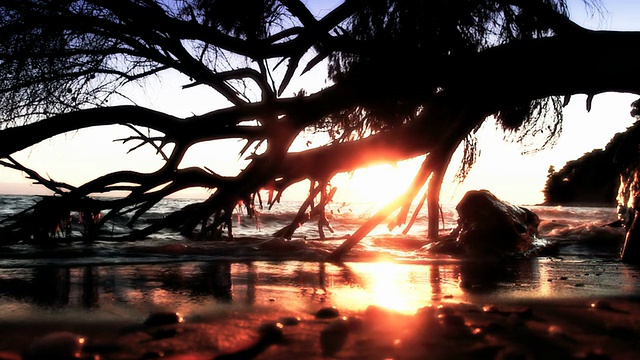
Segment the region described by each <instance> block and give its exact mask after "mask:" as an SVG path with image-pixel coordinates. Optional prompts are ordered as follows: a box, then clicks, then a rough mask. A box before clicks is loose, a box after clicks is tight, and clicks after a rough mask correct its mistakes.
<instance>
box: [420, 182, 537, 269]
mask: <svg viewBox="0 0 640 360" xmlns="http://www.w3.org/2000/svg"><path fill="white" fill-rule="evenodd" d="M456 210H457V211H458V227H457V228H456V229H455V230H453V231H452V233H451V235H450V236H448V237H446V238H445V239H443V240H441V241H439V242H437V243H433V244H430V246H427V248H426V250H428V251H431V252H438V253H449V254H456V255H461V256H464V257H471V258H503V257H507V256H512V255H522V254H525V253H526V252H527V251H529V250H531V249H532V242H533V240H534V239H535V238H536V236H537V235H538V225H539V224H540V218H539V217H538V215H536V214H535V213H534V212H532V211H531V210H529V209H526V208H523V207H520V206H515V205H511V204H509V203H507V202H504V201H502V200H500V199H498V198H497V197H496V196H495V195H493V194H492V193H491V192H489V191H487V190H472V191H469V192H467V193H466V194H465V195H464V197H463V198H462V200H460V203H458V205H457V206H456Z"/></svg>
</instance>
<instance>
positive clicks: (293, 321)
mask: <svg viewBox="0 0 640 360" xmlns="http://www.w3.org/2000/svg"><path fill="white" fill-rule="evenodd" d="M301 320H302V319H300V317H299V316H297V317H294V316H285V317H281V318H280V319H278V322H279V323H280V324H282V325H284V326H295V325H298V324H299V323H300V321H301Z"/></svg>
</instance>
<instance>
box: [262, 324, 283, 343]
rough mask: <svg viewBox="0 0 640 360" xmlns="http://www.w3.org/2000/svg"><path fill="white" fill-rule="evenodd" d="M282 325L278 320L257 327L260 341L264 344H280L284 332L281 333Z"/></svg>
mask: <svg viewBox="0 0 640 360" xmlns="http://www.w3.org/2000/svg"><path fill="white" fill-rule="evenodd" d="M282 328H284V325H283V324H282V323H280V322H267V323H264V324H262V325H260V327H259V328H258V333H259V334H260V336H261V338H260V341H261V342H263V343H265V344H280V343H282V342H283V341H284V334H283V333H282Z"/></svg>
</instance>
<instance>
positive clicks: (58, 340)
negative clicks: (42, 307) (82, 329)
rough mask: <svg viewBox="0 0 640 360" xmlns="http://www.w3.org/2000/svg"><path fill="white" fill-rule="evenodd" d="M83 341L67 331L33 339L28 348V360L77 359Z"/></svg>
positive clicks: (78, 336)
mask: <svg viewBox="0 0 640 360" xmlns="http://www.w3.org/2000/svg"><path fill="white" fill-rule="evenodd" d="M84 343H85V339H84V338H83V337H82V336H80V335H77V334H74V333H71V332H68V331H58V332H52V333H49V334H47V335H44V336H43V337H40V338H37V339H35V340H34V341H33V342H32V343H31V346H30V348H29V357H28V358H29V359H30V360H45V359H46V360H51V359H57V360H68V359H69V360H70V359H78V358H79V357H80V354H81V353H82V347H83V346H84Z"/></svg>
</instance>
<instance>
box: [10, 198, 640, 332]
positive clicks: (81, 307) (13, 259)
mask: <svg viewBox="0 0 640 360" xmlns="http://www.w3.org/2000/svg"><path fill="white" fill-rule="evenodd" d="M37 198H38V197H34V196H0V219H2V218H4V217H6V216H8V215H10V214H12V213H15V212H16V211H19V210H20V209H24V208H26V207H28V206H30V205H31V204H33V202H34V201H35V200H37ZM191 201H193V200H188V199H166V200H163V201H162V202H161V203H160V204H159V205H158V206H156V207H154V208H153V209H152V210H151V211H150V212H149V213H148V214H147V215H146V216H144V217H143V218H142V219H141V225H145V224H149V223H151V222H153V221H157V220H158V219H160V218H162V217H163V216H166V214H167V213H168V212H170V211H172V210H175V209H178V208H180V207H182V206H184V205H186V204H188V203H189V202H191ZM298 205H299V203H295V202H288V203H281V204H276V205H275V206H274V207H273V209H271V210H268V209H262V210H260V211H259V212H260V213H259V216H258V217H257V219H248V218H246V217H245V216H243V213H242V212H241V211H238V212H237V213H236V214H234V216H235V220H236V222H235V224H234V225H235V228H234V234H235V235H236V236H238V237H242V238H243V239H240V240H237V241H235V242H233V243H230V242H220V241H195V240H190V239H186V238H183V237H181V236H179V235H176V234H175V233H172V232H168V231H167V232H161V233H158V234H156V235H154V236H152V237H150V238H148V239H145V240H141V241H137V242H131V243H130V242H118V241H109V240H101V241H96V242H94V243H90V244H88V243H83V242H80V241H78V242H71V243H62V244H59V245H55V246H50V247H49V246H47V247H42V246H34V245H29V244H16V245H10V246H4V247H1V248H0V324H2V323H6V322H15V321H30V320H31V321H35V320H37V321H43V319H53V320H55V319H58V320H60V319H65V321H70V320H69V319H76V320H77V321H88V320H89V319H90V320H91V321H96V320H97V319H99V320H102V321H107V322H108V321H111V320H113V321H122V320H131V321H138V320H140V319H144V318H145V317H146V316H147V315H148V314H150V313H152V312H156V311H178V312H180V313H181V314H184V315H185V316H187V317H191V318H202V317H205V318H206V316H208V315H211V314H215V313H219V312H221V311H223V312H224V311H230V309H236V310H237V309H239V308H242V309H247V308H251V309H263V308H267V309H268V308H280V309H283V308H286V309H288V310H293V311H300V312H301V313H309V312H311V311H313V309H317V308H318V307H320V306H336V307H338V308H342V309H349V310H350V311H359V310H363V309H365V308H366V307H368V306H370V305H372V304H373V305H378V306H382V307H385V308H389V309H394V310H397V311H400V312H403V313H414V312H415V311H416V310H417V309H419V308H421V307H424V306H428V305H430V304H433V303H434V302H442V301H444V302H474V303H478V302H480V303H482V302H495V301H496V299H511V300H514V299H515V300H517V299H545V298H555V299H561V298H567V299H593V298H606V297H615V296H627V297H628V296H632V297H633V296H637V295H640V281H638V275H639V271H638V268H637V267H635V266H631V265H627V264H623V263H621V262H620V261H619V251H620V248H621V246H622V242H623V240H624V231H623V229H621V228H616V227H609V226H606V225H607V224H609V223H611V222H613V221H615V220H616V213H615V209H614V208H603V207H564V206H557V207H547V206H526V207H527V208H529V209H531V210H533V211H534V212H535V213H536V214H538V216H539V217H540V218H541V220H542V222H541V225H540V229H539V230H540V237H541V238H542V239H545V240H548V241H553V242H557V243H558V244H559V246H558V248H557V250H556V251H555V252H554V253H553V254H547V255H544V256H535V257H531V258H525V259H514V260H513V261H506V262H500V263H493V262H485V261H481V260H478V261H474V260H473V259H466V260H460V259H456V258H453V257H449V256H429V255H428V254H427V253H426V252H424V251H423V250H421V246H422V245H423V244H424V242H425V233H426V216H425V215H420V216H419V217H418V219H417V221H416V224H415V225H414V227H413V228H412V229H411V230H410V232H409V233H408V234H407V235H402V233H401V231H402V229H397V230H395V231H389V230H388V229H387V228H386V226H385V225H381V226H379V227H378V228H376V229H375V230H374V231H372V233H371V234H370V235H369V236H367V237H366V238H365V239H363V240H362V241H361V243H360V244H359V245H358V246H356V247H355V248H354V249H353V250H352V251H351V252H350V253H349V255H348V256H347V258H345V259H344V262H339V263H329V262H324V261H323V260H322V259H323V256H324V255H325V254H326V253H328V252H329V251H331V250H332V249H334V248H336V247H337V246H338V245H339V244H340V243H341V242H342V241H344V237H345V236H347V235H348V234H350V233H352V232H354V231H355V230H356V229H357V227H358V226H359V225H360V224H361V223H362V222H363V221H364V220H365V219H366V218H367V217H368V216H369V215H370V214H371V213H372V212H373V211H375V209H374V208H373V207H372V206H371V205H370V204H348V203H341V204H331V206H330V207H329V208H328V212H329V214H330V218H329V221H330V223H331V225H332V227H333V229H334V230H335V233H333V234H328V236H330V237H329V239H326V240H320V239H318V233H317V229H316V225H315V224H314V223H312V222H309V223H307V224H305V225H304V226H302V227H301V228H299V229H298V231H296V233H295V234H294V238H293V239H292V241H291V242H287V243H274V242H265V241H266V239H269V237H270V235H271V234H272V233H273V232H274V231H276V230H278V229H280V228H281V227H283V226H285V225H287V224H288V223H289V221H291V219H292V218H293V215H294V214H295V212H296V211H297V209H298V208H297V206H298ZM443 217H444V219H443V222H444V231H445V232H446V231H450V230H451V229H452V228H453V227H455V224H456V220H457V213H456V211H455V206H453V205H451V206H444V208H443ZM125 220H126V219H122V220H118V221H116V222H115V223H113V224H110V225H109V227H108V229H106V231H107V233H108V232H112V233H114V234H116V233H118V232H119V231H121V230H122V227H123V226H124V223H125V222H126V221H125ZM103 235H104V234H103Z"/></svg>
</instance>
